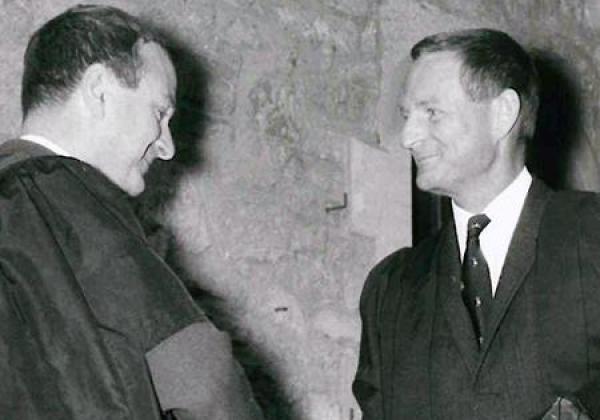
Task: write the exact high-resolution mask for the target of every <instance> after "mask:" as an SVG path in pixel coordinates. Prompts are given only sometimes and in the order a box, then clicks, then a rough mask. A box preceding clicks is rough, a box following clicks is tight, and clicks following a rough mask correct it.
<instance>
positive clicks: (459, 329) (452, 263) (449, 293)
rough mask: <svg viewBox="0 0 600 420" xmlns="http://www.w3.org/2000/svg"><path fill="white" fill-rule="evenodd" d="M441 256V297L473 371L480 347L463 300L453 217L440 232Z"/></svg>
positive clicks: (453, 333)
mask: <svg viewBox="0 0 600 420" xmlns="http://www.w3.org/2000/svg"><path fill="white" fill-rule="evenodd" d="M438 258H439V260H438V262H437V270H436V275H437V279H436V281H437V284H438V288H439V295H438V301H439V303H440V305H441V307H442V308H443V309H442V311H443V314H444V316H445V317H446V320H447V322H448V325H449V326H450V330H451V333H452V336H453V338H454V341H455V343H456V345H457V347H458V349H459V351H460V354H461V355H462V358H463V361H464V363H465V365H466V366H467V368H468V369H469V371H470V372H472V373H474V372H475V368H476V366H477V360H478V354H479V351H478V346H477V339H476V337H475V332H474V330H473V324H472V322H471V318H470V316H469V313H468V312H467V308H466V306H465V304H464V302H463V300H462V290H461V263H460V251H459V248H458V241H457V239H456V229H455V225H454V219H453V218H452V220H451V221H450V223H448V224H447V225H446V226H445V227H444V229H443V231H442V232H441V236H440V248H439V254H438Z"/></svg>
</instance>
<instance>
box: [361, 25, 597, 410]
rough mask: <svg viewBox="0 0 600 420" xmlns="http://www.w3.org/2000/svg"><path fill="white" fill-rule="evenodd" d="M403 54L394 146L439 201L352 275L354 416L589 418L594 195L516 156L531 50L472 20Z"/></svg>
mask: <svg viewBox="0 0 600 420" xmlns="http://www.w3.org/2000/svg"><path fill="white" fill-rule="evenodd" d="M411 56H412V59H413V62H412V66H411V68H410V71H409V73H408V75H407V79H406V84H405V89H404V92H403V97H402V114H403V117H404V119H405V123H404V127H403V130H402V135H401V138H402V144H403V146H404V147H406V148H407V149H408V150H409V151H410V152H411V154H412V156H413V158H414V160H415V163H416V165H417V179H416V181H417V185H418V186H419V188H421V189H423V190H426V191H431V192H433V193H436V194H440V195H445V196H449V197H450V198H451V199H452V211H453V214H452V217H451V218H450V220H447V221H446V222H445V224H444V226H443V227H442V229H441V231H440V232H438V233H437V234H436V235H434V236H433V237H430V238H427V239H425V240H424V241H422V242H421V243H419V244H418V245H417V246H415V247H413V248H406V249H401V250H399V251H397V252H395V253H393V254H392V255H390V256H388V257H386V258H385V259H384V260H383V261H381V262H380V263H379V264H378V265H377V266H376V267H375V268H374V269H373V270H372V271H371V273H370V275H369V277H368V279H367V282H366V284H365V287H364V290H363V294H362V297H361V316H362V320H363V331H362V341H361V349H360V360H359V366H358V371H357V373H356V378H355V381H354V384H353V390H354V393H355V396H356V398H357V400H358V402H359V404H360V406H361V409H362V411H363V419H365V420H399V419H410V420H420V419H461V420H484V419H490V420H492V419H494V420H530V419H531V420H532V419H544V420H551V419H563V420H564V419H581V420H583V419H590V418H600V199H599V197H598V195H597V194H592V193H580V192H553V191H551V190H550V189H549V188H548V187H546V186H545V185H544V183H543V182H541V181H540V180H538V179H535V178H533V177H532V176H531V175H530V174H529V172H528V171H527V169H526V168H525V164H524V161H525V145H526V142H527V140H528V139H529V138H531V136H532V135H533V131H534V127H535V120H536V112H537V104H538V92H537V91H538V87H537V77H536V71H535V68H534V65H533V63H532V60H531V58H530V57H529V56H528V54H527V53H526V52H525V51H524V50H523V48H522V47H521V46H520V45H519V44H518V43H516V42H515V41H514V40H513V39H512V38H510V37H509V36H508V35H506V34H505V33H503V32H499V31H495V30H486V29H472V30H463V31H457V32H452V33H442V34H437V35H433V36H430V37H427V38H425V39H423V40H422V41H420V42H419V43H417V44H416V45H415V46H414V47H413V49H412V51H411Z"/></svg>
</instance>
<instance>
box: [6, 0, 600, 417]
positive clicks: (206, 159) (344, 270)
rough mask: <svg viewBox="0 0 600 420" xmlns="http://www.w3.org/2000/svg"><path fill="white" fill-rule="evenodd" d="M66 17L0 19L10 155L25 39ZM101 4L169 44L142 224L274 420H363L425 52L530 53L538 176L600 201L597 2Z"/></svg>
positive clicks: (41, 4)
mask: <svg viewBox="0 0 600 420" xmlns="http://www.w3.org/2000/svg"><path fill="white" fill-rule="evenodd" d="M75 3H77V2H76V1H66V0H62V1H53V2H52V4H50V2H46V1H42V0H0V28H2V33H3V37H2V38H0V54H2V58H3V59H2V60H1V62H2V64H0V74H1V76H2V77H0V95H1V97H2V98H3V100H2V101H1V102H0V119H1V122H2V125H1V126H2V127H3V128H2V129H1V130H0V132H1V133H3V135H4V136H5V137H9V136H13V135H16V134H17V133H18V131H19V120H20V114H19V105H18V102H19V99H18V97H19V77H20V72H21V57H22V54H23V50H24V47H25V45H26V41H27V38H28V36H29V34H30V33H31V31H32V29H33V28H35V27H37V26H39V25H40V24H41V23H42V22H44V21H45V20H47V19H48V18H49V17H50V16H52V15H54V14H56V13H58V12H60V11H62V10H63V9H64V8H66V7H67V6H70V5H73V4H75ZM99 3H106V4H113V5H116V6H120V7H122V8H124V9H125V10H128V11H130V12H132V13H134V14H138V15H141V16H142V17H143V18H144V19H146V20H148V21H150V22H151V23H152V24H154V25H155V26H157V27H159V28H160V29H161V30H162V31H163V32H164V33H165V34H166V35H167V36H168V37H169V38H170V40H171V42H172V47H173V57H174V59H175V61H176V64H177V66H178V73H179V80H180V89H179V92H178V106H179V111H178V114H177V115H176V116H175V118H174V121H173V131H174V134H175V135H176V138H177V147H178V157H177V158H176V159H175V161H174V162H170V163H168V164H160V165H157V167H156V168H155V169H153V173H152V174H151V180H152V182H151V183H150V184H151V185H152V187H151V188H149V191H147V193H145V194H144V196H143V197H142V198H141V200H140V201H139V208H140V212H141V214H142V216H143V217H144V218H145V219H147V220H146V221H147V222H148V223H147V225H148V229H149V232H150V233H151V234H153V236H154V237H155V238H156V242H157V244H158V246H160V247H161V249H162V252H164V254H165V255H166V257H167V258H168V260H169V262H170V263H171V264H172V265H173V266H174V267H175V269H176V270H177V271H178V273H179V274H180V275H181V276H182V278H183V279H184V281H186V284H187V285H188V286H189V288H190V290H191V291H192V292H193V294H194V296H195V297H196V298H197V300H198V302H199V303H200V304H201V305H202V306H203V307H204V308H205V310H206V311H207V312H208V313H209V314H210V316H211V317H213V319H214V321H215V323H216V324H218V325H219V326H220V327H221V328H223V329H226V330H228V331H229V332H230V333H231V334H232V337H234V339H235V348H236V353H237V355H238V357H239V359H240V360H241V361H242V363H243V364H244V366H245V368H246V371H247V373H248V375H249V377H250V378H251V380H252V383H253V386H254V389H255V391H256V393H257V397H258V398H259V400H260V402H261V404H262V405H263V406H264V407H265V411H266V413H267V417H268V418H269V419H278V420H279V419H290V420H346V419H357V418H359V412H358V409H357V407H356V404H355V402H354V400H353V398H352V395H351V392H350V383H351V380H352V376H353V374H354V369H355V366H356V361H357V352H358V341H359V333H360V321H359V318H358V313H357V306H358V297H359V293H360V289H361V287H362V283H363V281H364V278H365V276H366V274H367V272H368V270H369V268H370V267H371V266H372V265H373V264H374V263H375V261H376V260H377V259H379V258H381V257H382V256H383V255H385V254H386V253H388V252H390V251H391V250H393V249H395V248H397V247H399V246H404V245H407V244H409V243H410V241H411V228H410V226H411V195H410V159H409V157H408V156H407V154H406V153H405V152H404V151H403V150H402V149H401V148H400V145H399V140H398V138H397V134H398V130H399V128H400V126H399V118H398V117H397V98H398V95H400V94H401V90H402V88H401V82H402V76H403V74H404V71H405V68H406V65H407V54H408V49H409V48H410V46H411V45H412V44H413V43H414V42H416V41H417V40H418V39H420V38H421V37H422V36H425V35H427V34H430V33H434V32H439V31H442V30H450V29H457V28H463V27H474V26H489V27H496V28H500V29H504V30H507V31H509V32H510V33H511V34H513V35H514V36H515V37H516V38H517V39H519V40H520V41H523V42H524V43H526V44H529V45H531V46H533V47H537V48H538V49H539V50H540V62H541V64H542V65H543V70H544V71H543V75H544V76H545V80H546V83H547V84H548V85H549V86H552V89H550V90H549V91H548V93H547V94H546V95H547V97H548V98H549V103H551V104H552V106H551V107H548V108H547V109H546V110H545V111H544V112H545V114H544V115H545V117H544V118H543V120H544V121H545V122H546V123H545V124H546V125H544V127H543V129H542V130H541V132H542V133H543V134H544V139H540V140H539V141H538V143H537V146H536V147H537V148H538V149H540V150H542V151H543V152H544V153H545V155H544V156H548V157H549V158H548V159H546V158H544V159H539V158H537V159H533V160H534V161H535V164H536V168H538V171H539V172H540V173H542V174H543V175H544V176H547V177H548V178H549V179H551V180H552V181H553V182H554V183H555V184H557V185H570V186H577V187H580V188H586V189H598V187H599V186H600V184H599V183H600V179H599V175H598V171H597V167H596V165H597V159H596V153H598V146H597V143H596V142H595V140H594V139H595V137H596V130H597V127H599V123H598V122H597V119H598V118H599V116H598V113H597V109H596V107H597V105H596V104H597V101H598V89H599V86H600V83H599V79H598V77H597V70H596V68H597V64H598V60H600V54H599V53H598V49H597V47H596V43H595V38H597V35H598V31H599V29H600V23H598V22H600V10H599V9H598V7H597V6H595V5H594V4H593V2H592V1H591V0H590V1H583V0H580V1H575V2H573V1H569V2H567V1H559V0H550V1H544V2H541V1H534V2H530V1H519V0H512V1H498V2H488V1H485V2H484V1H483V0H469V1H465V0H461V1H459V0H429V1H423V0H421V1H417V0H400V1H399V0H344V1H342V0H302V1H286V0H187V1H186V0H165V1H163V2H155V1H151V0H127V1H125V0H122V1H112V2H105V1H99ZM563 117H564V118H563ZM563 120H564V121H563ZM549 121H550V122H552V121H554V123H553V124H549V123H548V122H549ZM542 140H543V141H542ZM534 157H535V155H534ZM550 157H553V158H555V159H556V162H558V163H553V164H550V162H551V160H550ZM575 163H577V164H576V165H575ZM150 214H151V215H152V217H150V216H149V215H150ZM152 220H154V221H156V222H157V223H154V224H153V223H150V222H151V221H152Z"/></svg>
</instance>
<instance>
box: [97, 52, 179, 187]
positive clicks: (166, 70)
mask: <svg viewBox="0 0 600 420" xmlns="http://www.w3.org/2000/svg"><path fill="white" fill-rule="evenodd" d="M140 58H141V60H142V62H143V66H142V68H141V69H140V70H139V71H140V73H139V76H138V77H139V83H138V86H137V87H135V88H130V87H127V86H126V85H125V84H123V83H122V82H120V81H119V80H117V79H116V77H115V79H114V83H115V84H118V86H114V87H115V89H113V92H116V93H115V95H114V96H115V98H114V100H113V101H111V105H110V107H107V110H106V112H107V117H108V120H107V121H109V122H110V123H109V124H110V128H109V130H110V132H111V133H112V134H111V135H110V139H109V140H108V142H107V144H106V147H105V148H104V151H105V152H106V154H107V157H106V158H104V159H102V160H101V162H100V164H99V165H98V166H99V169H100V170H101V171H102V172H103V173H104V174H105V175H107V176H108V177H109V178H110V179H111V180H112V181H113V182H115V183H116V184H117V185H119V186H120V187H121V188H122V189H123V190H124V191H125V192H127V193H128V194H129V195H131V196H136V195H138V194H140V193H141V192H142V191H143V190H144V188H145V183H144V174H145V173H146V172H147V171H148V168H149V167H150V164H151V163H152V162H153V161H154V160H155V159H157V158H158V159H164V160H168V159H171V158H172V157H173V155H174V153H175V147H174V144H173V139H172V137H171V131H170V129H169V120H170V119H171V116H172V115H173V112H174V106H175V105H174V98H175V89H176V83H177V82H176V76H175V70H174V68H173V64H172V63H171V60H170V59H169V57H168V55H167V53H166V52H165V51H164V50H163V48H162V47H160V46H159V45H158V44H155V43H146V44H143V45H142V46H141V47H140Z"/></svg>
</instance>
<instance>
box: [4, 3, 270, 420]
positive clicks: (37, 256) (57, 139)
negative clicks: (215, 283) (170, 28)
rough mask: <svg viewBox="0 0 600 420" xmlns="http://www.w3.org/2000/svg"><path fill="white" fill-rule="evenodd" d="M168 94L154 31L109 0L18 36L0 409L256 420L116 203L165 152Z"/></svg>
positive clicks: (237, 379)
mask: <svg viewBox="0 0 600 420" xmlns="http://www.w3.org/2000/svg"><path fill="white" fill-rule="evenodd" d="M175 89H176V77H175V70H174V67H173V64H172V63H171V60H170V58H169V56H168V54H167V51H166V49H165V47H164V46H163V45H162V44H161V42H160V41H159V38H158V37H156V36H155V35H153V34H152V33H151V32H150V31H148V30H147V29H145V28H144V27H143V26H142V25H141V24H140V22H139V21H138V20H137V19H135V18H133V17H132V16H130V15H128V14H127V13H125V12H123V11H121V10H119V9H116V8H112V7H101V6H77V7H74V8H71V9H69V10H67V11H66V12H64V13H62V14H61V15H59V16H57V17H55V18H54V19H52V20H50V21H49V22H47V23H46V24H45V25H44V26H42V27H41V28H40V29H39V30H38V31H37V32H36V33H35V34H34V35H33V37H32V38H31V40H30V42H29V45H28V47H27V51H26V53H25V70H24V76H23V86H22V107H23V135H22V136H21V137H20V138H19V139H17V140H11V141H8V142H6V143H4V144H3V145H2V146H0V325H2V335H1V337H0V377H1V378H2V380H0V418H2V419H111V420H114V419H140V420H152V419H161V418H177V419H223V420H225V419H227V420H239V419H259V418H262V415H261V414H260V410H259V409H258V407H257V406H256V403H255V402H254V399H253V397H252V394H251V392H250V389H249V386H248V383H247V380H246V379H245V377H244V376H243V374H242V372H241V369H240V367H239V365H238V364H237V363H236V361H235V360H234V359H233V357H232V353H231V343H230V340H229V338H228V336H227V335H226V334H224V333H222V332H220V331H218V330H217V329H216V328H215V327H214V326H213V325H212V324H211V323H210V322H209V321H208V320H207V319H206V317H205V316H204V315H203V313H202V312H201V311H200V310H199V309H198V308H197V307H196V305H195V304H194V302H193V300H192V299H191V297H190V295H189V294H188V292H187V291H186V290H185V288H184V286H183V284H182V283H181V281H180V280H179V279H178V278H177V276H176V275H175V274H174V273H173V272H172V271H171V270H170V269H169V267H168V266H167V265H166V264H165V263H164V261H163V260H162V259H161V258H160V257H158V256H157V254H156V253H155V252H153V251H152V249H151V248H150V246H149V244H148V241H147V239H146V237H145V236H144V233H143V231H142V229H141V227H140V225H139V222H138V221H137V219H136V217H135V216H134V213H133V211H132V209H131V208H130V204H129V200H128V198H129V196H136V195H138V194H140V193H141V192H142V191H143V190H144V187H145V184H144V174H145V173H146V171H147V170H148V168H149V166H150V164H151V163H152V161H153V160H155V159H171V158H172V157H173V154H174V152H175V150H174V146H173V141H172V138H171V133H170V131H169V119H170V118H171V116H172V114H173V111H174V106H175V104H174V98H175Z"/></svg>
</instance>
